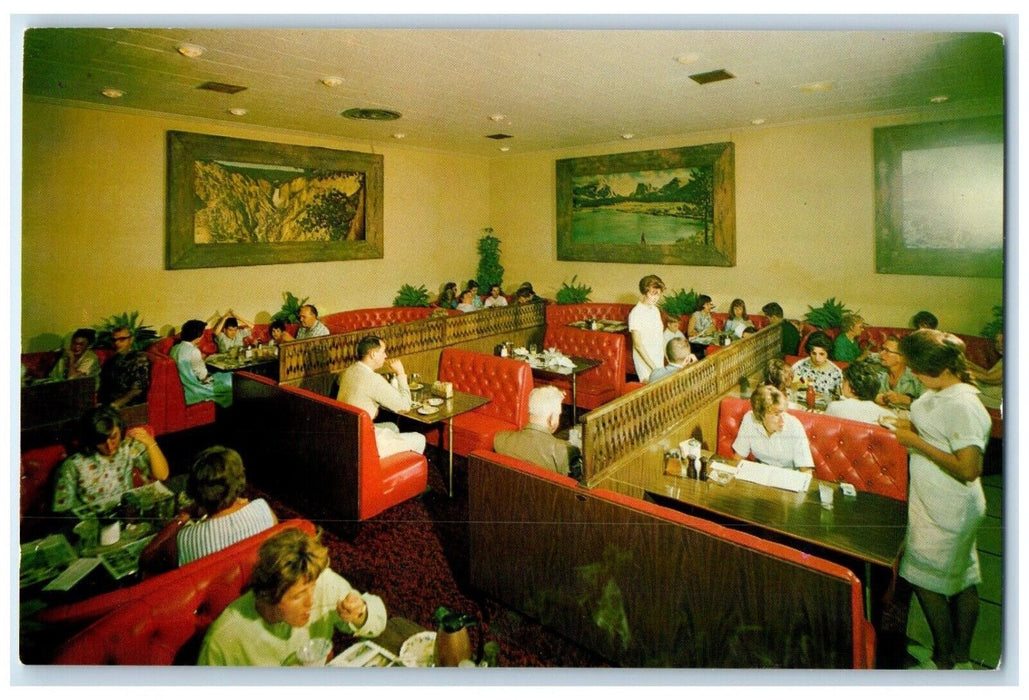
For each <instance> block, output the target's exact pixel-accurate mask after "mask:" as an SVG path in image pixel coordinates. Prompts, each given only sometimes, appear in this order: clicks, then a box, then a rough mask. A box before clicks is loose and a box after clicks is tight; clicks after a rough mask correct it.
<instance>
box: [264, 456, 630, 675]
mask: <svg viewBox="0 0 1029 700" xmlns="http://www.w3.org/2000/svg"><path fill="white" fill-rule="evenodd" d="M428 457H429V487H430V490H429V491H428V492H427V493H425V494H424V495H422V496H421V497H419V498H416V499H413V500H411V501H407V502H406V503H402V504H400V505H398V506H396V507H394V508H391V509H389V510H387V511H386V512H384V513H382V514H380V515H379V516H377V517H375V518H373V519H372V520H369V521H367V522H365V523H362V524H361V525H360V526H359V529H358V530H357V534H356V535H353V536H352V533H350V532H348V531H347V530H348V529H349V527H350V524H342V523H338V522H328V521H315V523H316V524H317V525H318V526H320V527H321V528H322V542H324V543H325V545H326V546H328V547H329V551H330V552H331V556H332V568H333V569H334V570H335V571H337V572H339V573H340V574H341V575H342V576H343V577H344V578H346V579H347V580H348V581H350V583H351V584H352V585H354V586H355V587H357V588H358V589H359V590H363V591H370V592H372V593H375V594H377V595H379V596H381V597H382V599H383V601H385V603H386V609H387V610H388V611H389V614H390V615H392V616H399V617H406V618H408V619H410V620H413V621H414V622H417V623H418V624H420V625H422V626H424V627H426V628H427V629H435V628H436V626H435V623H434V622H433V619H432V615H433V612H434V611H435V610H436V608H437V607H438V606H440V605H444V606H446V607H447V608H449V609H451V610H454V611H458V612H463V613H467V614H470V615H472V616H474V617H475V618H476V619H477V620H479V624H478V625H476V626H475V627H472V628H471V629H470V630H469V631H470V633H471V638H472V645H473V649H475V650H476V656H477V657H478V656H479V655H480V654H481V650H482V645H483V644H484V643H485V642H489V641H495V642H497V644H499V646H500V664H501V665H502V666H505V667H570V668H587V667H598V666H610V664H609V663H607V662H606V661H605V660H604V659H602V658H601V657H599V656H597V655H595V654H593V653H592V652H590V651H588V650H586V649H583V648H582V647H580V646H578V645H576V644H575V643H573V642H571V641H570V640H568V639H566V638H564V637H562V636H561V635H559V634H557V633H556V632H552V631H550V630H548V629H546V628H544V627H543V626H542V625H540V624H539V623H537V622H536V621H534V620H531V619H529V618H527V617H525V616H523V615H521V614H519V613H517V612H514V611H512V610H510V609H508V608H506V607H504V606H502V605H500V604H499V603H497V602H495V601H493V600H490V599H488V598H486V597H485V596H484V595H482V594H481V593H479V592H478V591H475V590H472V589H471V587H470V586H469V584H468V582H467V569H468V564H467V562H468V528H467V516H468V503H467V492H466V478H465V477H466V471H465V462H464V460H463V459H461V458H459V457H455V459H454V490H455V493H454V497H453V498H449V497H447V495H446V487H445V482H444V476H443V474H442V470H441V469H440V467H439V466H438V460H437V459H436V455H435V452H434V450H433V448H429V449H428ZM250 495H251V496H258V495H260V496H263V497H264V498H266V499H267V500H268V502H269V503H271V504H272V507H273V509H274V510H275V512H276V514H277V515H278V517H279V519H280V520H284V519H287V518H291V517H305V514H303V513H300V512H297V511H294V510H291V509H289V508H287V507H286V506H284V505H282V504H281V503H279V502H278V501H277V500H276V499H275V498H274V497H273V496H270V495H269V494H266V493H262V492H260V491H258V490H257V489H254V488H251V494H250Z"/></svg>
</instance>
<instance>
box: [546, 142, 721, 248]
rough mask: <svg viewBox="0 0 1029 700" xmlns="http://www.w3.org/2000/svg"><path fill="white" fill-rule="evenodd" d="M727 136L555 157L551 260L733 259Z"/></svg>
mask: <svg viewBox="0 0 1029 700" xmlns="http://www.w3.org/2000/svg"><path fill="white" fill-rule="evenodd" d="M733 156H734V151H733V144H732V143H715V144H707V145H703V146H692V147H688V148H670V149H662V150H655V151H637V152H635V153H618V154H613V155H606V156H592V157H587V158H567V159H563V160H559V161H557V259H558V260H590V261H599V262H627V263H657V264H664V265H714V266H721V267H732V266H734V265H735V264H736V199H735V186H734V158H733Z"/></svg>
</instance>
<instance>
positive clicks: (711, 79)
mask: <svg viewBox="0 0 1029 700" xmlns="http://www.w3.org/2000/svg"><path fill="white" fill-rule="evenodd" d="M735 77H736V76H735V75H733V74H732V73H730V72H729V71H727V70H723V69H722V68H719V69H718V70H713V71H708V72H707V73H695V74H694V75H691V76H690V79H691V80H693V81H694V82H696V83H699V84H701V85H707V84H708V83H717V82H718V81H719V80H731V79H732V78H735Z"/></svg>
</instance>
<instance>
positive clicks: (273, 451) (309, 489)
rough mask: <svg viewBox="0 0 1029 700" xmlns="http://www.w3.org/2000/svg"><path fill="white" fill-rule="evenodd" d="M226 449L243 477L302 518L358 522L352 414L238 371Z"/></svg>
mask: <svg viewBox="0 0 1029 700" xmlns="http://www.w3.org/2000/svg"><path fill="white" fill-rule="evenodd" d="M232 395H233V406H232V411H227V412H226V414H228V415H230V416H231V418H230V426H229V430H228V434H229V436H230V437H229V438H228V441H227V444H228V446H230V447H232V448H233V449H235V450H236V451H238V452H239V454H240V456H241V457H242V458H243V464H245V465H246V470H247V480H248V481H250V482H253V484H254V485H255V486H257V487H258V488H260V489H262V490H264V491H267V492H268V493H273V494H275V497H276V498H279V499H281V500H282V501H283V502H284V503H287V504H288V505H290V506H291V507H293V508H296V509H297V510H299V511H300V512H302V513H303V514H304V516H305V517H308V518H311V519H316V520H325V519H328V520H342V521H357V520H359V504H360V493H359V490H358V489H359V488H360V479H359V468H358V465H359V464H360V463H361V455H360V450H359V441H358V435H357V429H358V422H357V419H356V417H355V416H354V415H353V414H350V413H345V412H343V411H338V410H334V409H333V408H332V407H331V406H325V405H323V404H320V403H317V402H314V401H310V400H307V399H304V398H303V397H300V396H297V395H296V394H292V393H288V392H285V391H283V390H282V389H280V388H279V387H278V386H277V385H276V384H275V383H274V382H272V381H271V380H269V379H266V378H264V377H258V376H256V375H253V374H250V373H248V372H237V373H236V376H235V377H233V382H232Z"/></svg>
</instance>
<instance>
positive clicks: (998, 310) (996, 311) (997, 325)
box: [980, 304, 1004, 339]
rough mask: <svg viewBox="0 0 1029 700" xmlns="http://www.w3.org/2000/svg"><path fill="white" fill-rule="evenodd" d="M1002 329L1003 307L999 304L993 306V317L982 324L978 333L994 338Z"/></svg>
mask: <svg viewBox="0 0 1029 700" xmlns="http://www.w3.org/2000/svg"><path fill="white" fill-rule="evenodd" d="M1003 330H1004V307H1003V306H1002V305H1000V304H998V305H997V306H994V307H993V318H991V319H990V320H989V322H988V323H987V324H986V325H985V326H983V329H982V330H981V331H980V333H981V334H982V335H983V337H985V338H991V339H992V338H994V337H996V335H997V334H998V333H1000V332H1002V331H1003Z"/></svg>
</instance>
